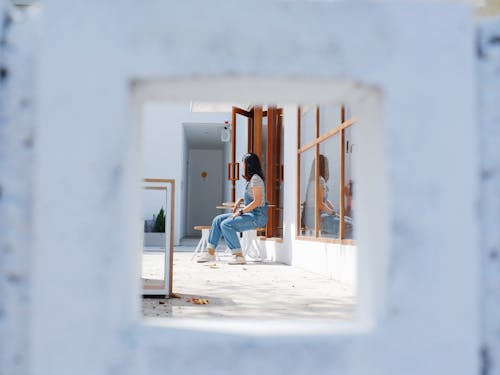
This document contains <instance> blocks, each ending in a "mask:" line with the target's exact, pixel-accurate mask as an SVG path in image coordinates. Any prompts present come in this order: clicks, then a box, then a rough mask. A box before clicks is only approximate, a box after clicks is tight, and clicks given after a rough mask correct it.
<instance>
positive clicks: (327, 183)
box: [317, 134, 340, 238]
mask: <svg viewBox="0 0 500 375" xmlns="http://www.w3.org/2000/svg"><path fill="white" fill-rule="evenodd" d="M319 153H320V156H319V177H318V181H317V183H318V186H319V187H318V192H319V198H318V202H319V204H320V207H319V214H320V232H319V236H320V237H323V238H325V237H326V238H339V223H340V219H339V213H340V209H339V207H340V134H336V135H334V136H332V137H330V138H328V139H327V140H325V141H324V142H322V143H321V144H320V145H319Z"/></svg>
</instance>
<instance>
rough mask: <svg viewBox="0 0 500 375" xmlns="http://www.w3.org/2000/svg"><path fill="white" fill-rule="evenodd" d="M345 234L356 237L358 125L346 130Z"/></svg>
mask: <svg viewBox="0 0 500 375" xmlns="http://www.w3.org/2000/svg"><path fill="white" fill-rule="evenodd" d="M344 134H345V136H344V141H345V144H344V151H345V155H344V184H345V185H344V236H343V238H345V239H354V238H355V236H354V232H355V231H354V222H353V221H354V189H355V188H354V186H355V184H354V174H353V171H354V167H355V165H354V159H355V156H354V155H355V153H356V152H357V151H358V150H357V148H356V143H355V134H356V125H353V126H350V127H349V128H347V129H345V131H344Z"/></svg>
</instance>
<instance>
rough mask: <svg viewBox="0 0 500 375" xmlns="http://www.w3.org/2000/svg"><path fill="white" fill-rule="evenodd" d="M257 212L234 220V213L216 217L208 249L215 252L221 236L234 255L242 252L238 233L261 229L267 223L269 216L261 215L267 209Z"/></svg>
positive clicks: (209, 237)
mask: <svg viewBox="0 0 500 375" xmlns="http://www.w3.org/2000/svg"><path fill="white" fill-rule="evenodd" d="M257 210H258V211H257V214H256V213H254V211H256V210H253V211H252V212H248V213H246V214H243V215H241V216H236V217H235V218H232V216H233V214H232V213H229V214H222V215H218V216H216V217H215V218H214V219H213V221H212V228H211V229H210V235H209V236H208V247H209V248H211V249H214V250H215V249H216V248H217V245H218V244H219V240H220V237H221V235H223V236H224V238H225V239H226V243H227V246H228V247H229V249H231V252H232V253H233V254H237V253H239V252H241V245H240V239H239V238H238V233H237V232H244V231H246V230H251V229H257V228H260V227H262V226H263V225H265V224H266V222H267V215H266V214H260V212H261V211H264V210H265V209H264V208H263V209H262V210H259V209H257Z"/></svg>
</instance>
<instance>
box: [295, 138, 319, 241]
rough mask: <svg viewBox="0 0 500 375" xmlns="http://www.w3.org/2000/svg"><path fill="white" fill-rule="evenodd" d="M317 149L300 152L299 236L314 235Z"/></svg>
mask: <svg viewBox="0 0 500 375" xmlns="http://www.w3.org/2000/svg"><path fill="white" fill-rule="evenodd" d="M315 155H316V149H315V148H314V147H313V148H311V149H309V150H307V151H305V152H303V153H302V154H300V187H299V189H300V208H299V216H300V220H299V225H300V228H299V231H298V235H299V236H307V237H314V236H315V232H314V212H315V211H314V207H315V199H316V196H315V184H314V178H315V164H314V163H315V161H314V157H315Z"/></svg>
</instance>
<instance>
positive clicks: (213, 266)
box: [210, 263, 219, 268]
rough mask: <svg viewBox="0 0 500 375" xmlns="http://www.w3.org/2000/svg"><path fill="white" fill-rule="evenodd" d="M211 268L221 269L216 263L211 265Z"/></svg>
mask: <svg viewBox="0 0 500 375" xmlns="http://www.w3.org/2000/svg"><path fill="white" fill-rule="evenodd" d="M210 268H219V266H218V265H217V264H215V263H214V264H211V265H210Z"/></svg>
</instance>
